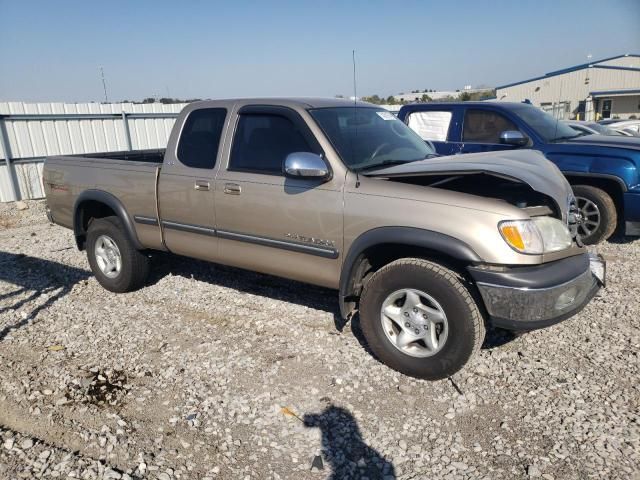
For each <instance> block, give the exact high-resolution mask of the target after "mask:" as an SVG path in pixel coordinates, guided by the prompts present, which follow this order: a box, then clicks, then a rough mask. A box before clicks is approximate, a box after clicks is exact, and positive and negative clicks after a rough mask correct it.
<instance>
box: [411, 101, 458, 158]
mask: <svg viewBox="0 0 640 480" xmlns="http://www.w3.org/2000/svg"><path fill="white" fill-rule="evenodd" d="M456 111H457V109H456V108H455V107H454V106H453V105H452V106H442V107H438V108H430V109H429V110H423V111H412V112H409V114H408V115H407V117H406V118H405V123H406V124H407V125H408V126H409V127H410V128H411V129H412V130H413V131H415V132H416V133H417V134H418V135H420V137H421V138H422V139H423V140H425V141H429V142H431V143H432V144H433V146H434V147H435V149H436V152H438V153H439V154H440V155H453V154H454V153H458V151H459V150H460V145H459V142H458V140H459V138H458V137H457V133H458V129H457V125H458V119H457V114H456Z"/></svg>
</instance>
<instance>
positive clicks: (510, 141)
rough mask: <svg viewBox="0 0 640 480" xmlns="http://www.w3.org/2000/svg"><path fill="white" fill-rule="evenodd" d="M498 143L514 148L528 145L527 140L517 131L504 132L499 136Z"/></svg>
mask: <svg viewBox="0 0 640 480" xmlns="http://www.w3.org/2000/svg"><path fill="white" fill-rule="evenodd" d="M500 143H501V144H503V145H513V146H514V147H524V146H525V145H526V144H527V143H529V139H528V138H527V137H525V136H524V135H523V134H522V132H519V131H518V130H506V131H504V132H502V133H501V134H500Z"/></svg>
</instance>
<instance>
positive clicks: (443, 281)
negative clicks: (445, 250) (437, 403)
mask: <svg viewBox="0 0 640 480" xmlns="http://www.w3.org/2000/svg"><path fill="white" fill-rule="evenodd" d="M360 325H361V328H362V333H363V334H364V336H365V338H366V340H367V342H368V344H369V347H370V348H371V350H372V351H373V353H374V354H375V355H376V356H377V357H378V358H379V359H380V360H381V361H382V362H384V363H385V364H387V365H388V366H389V367H391V368H393V369H395V370H398V371H399V372H402V373H404V374H406V375H410V376H413V377H418V378H424V379H429V380H437V379H441V378H446V377H448V376H449V375H452V374H453V373H455V372H457V371H458V370H460V369H461V368H462V367H463V366H464V365H465V364H466V363H467V362H468V361H469V359H470V358H471V357H472V356H473V355H474V354H475V353H476V352H477V351H478V350H479V349H480V346H481V345H482V341H483V340H484V335H485V327H484V321H483V318H482V316H481V314H480V312H479V310H478V307H477V306H476V303H475V301H474V299H473V297H472V296H471V294H470V293H469V291H468V290H467V289H466V288H465V286H464V285H463V284H462V282H461V281H460V279H459V278H458V277H457V275H456V274H455V273H454V272H452V271H451V270H448V269H446V268H444V267H442V266H441V265H438V264H436V263H433V262H429V261H426V260H422V259H418V258H405V259H400V260H396V261H394V262H392V263H390V264H388V265H386V266H384V267H382V268H381V269H380V270H378V271H377V272H376V273H374V274H373V276H372V277H371V279H370V280H369V282H368V283H367V284H366V286H365V288H364V290H363V292H362V296H361V298H360Z"/></svg>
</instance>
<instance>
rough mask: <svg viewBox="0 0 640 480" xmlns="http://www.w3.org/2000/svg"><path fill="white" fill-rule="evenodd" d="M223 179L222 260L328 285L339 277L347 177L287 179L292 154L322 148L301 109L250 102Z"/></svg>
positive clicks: (219, 196)
mask: <svg viewBox="0 0 640 480" xmlns="http://www.w3.org/2000/svg"><path fill="white" fill-rule="evenodd" d="M234 123H235V132H234V134H233V139H232V142H231V145H230V147H229V159H228V165H227V168H226V169H224V168H221V169H220V171H219V173H218V177H217V179H216V192H215V205H216V220H217V222H216V226H217V234H218V236H219V241H220V260H219V261H220V262H222V263H226V264H229V265H234V266H238V267H242V268H247V269H251V270H257V271H261V272H265V273H271V274H274V275H279V276H283V277H287V278H292V279H295V280H301V281H308V282H310V283H316V284H321V285H326V286H333V285H335V282H336V279H337V278H338V276H339V271H340V268H339V267H340V264H339V253H338V252H339V249H340V246H341V244H342V225H343V217H342V188H343V184H344V176H341V177H339V178H338V177H337V176H333V178H332V179H331V180H329V181H327V182H324V181H319V180H315V179H294V178H287V177H285V176H284V175H283V173H282V165H283V162H284V160H285V158H286V157H287V155H288V154H290V153H294V152H313V153H317V154H323V152H322V149H321V147H320V145H319V143H318V141H317V139H316V138H315V136H314V135H313V133H312V132H311V131H310V129H309V128H308V126H307V124H306V123H305V121H304V120H303V119H302V117H301V116H300V114H299V113H298V112H296V111H295V110H293V109H290V108H287V107H283V106H269V105H247V106H244V107H242V108H241V109H240V110H239V114H238V115H237V117H236V119H235V120H234Z"/></svg>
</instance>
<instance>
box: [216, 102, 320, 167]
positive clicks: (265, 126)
mask: <svg viewBox="0 0 640 480" xmlns="http://www.w3.org/2000/svg"><path fill="white" fill-rule="evenodd" d="M311 151H312V149H311V148H310V147H309V145H308V143H307V142H306V141H305V139H304V137H303V135H302V133H301V132H300V131H299V130H298V129H297V127H296V126H295V125H294V124H293V122H292V121H291V120H289V119H288V118H286V117H284V116H281V115H273V114H242V115H240V118H239V119H238V127H237V129H236V133H235V137H234V139H233V148H232V150H231V158H230V160H229V170H235V171H245V172H253V173H263V174H267V175H281V174H282V164H283V162H284V159H285V158H287V155H289V154H290V153H294V152H311Z"/></svg>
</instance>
